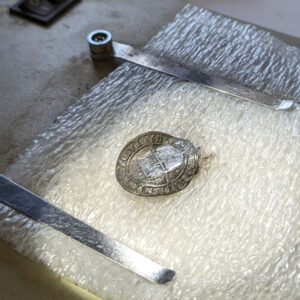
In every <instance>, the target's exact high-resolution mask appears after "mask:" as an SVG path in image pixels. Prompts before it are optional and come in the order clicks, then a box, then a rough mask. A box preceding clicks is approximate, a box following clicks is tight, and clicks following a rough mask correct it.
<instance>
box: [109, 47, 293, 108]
mask: <svg viewBox="0 0 300 300" xmlns="http://www.w3.org/2000/svg"><path fill="white" fill-rule="evenodd" d="M112 45H113V51H114V57H118V58H121V59H124V60H127V61H130V62H133V63H135V64H138V65H141V66H144V67H147V68H150V69H153V70H156V71H159V72H162V73H165V74H168V75H172V76H175V77H178V78H181V79H184V80H188V81H192V82H196V83H199V84H202V85H204V86H205V87H207V88H210V89H213V90H216V91H218V92H221V93H224V94H228V95H231V96H234V97H237V98H240V99H242V100H246V101H250V102H254V103H257V104H260V105H263V106H266V107H269V108H273V109H276V110H291V109H293V108H294V101H293V100H292V99H283V98H280V97H276V96H274V95H268V94H265V93H262V92H260V91H258V90H255V89H251V88H248V87H246V86H243V85H240V84H237V83H234V82H232V81H230V80H226V79H224V78H221V77H218V76H216V75H211V74H207V73H203V72H201V71H198V70H191V69H187V68H185V67H182V66H179V65H178V64H175V63H173V62H171V61H167V60H165V59H160V58H157V57H155V56H153V55H151V54H148V53H146V52H143V51H140V50H138V49H135V48H133V47H131V46H129V45H126V44H121V43H116V42H112Z"/></svg>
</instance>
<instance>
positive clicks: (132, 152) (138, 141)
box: [116, 131, 198, 196]
mask: <svg viewBox="0 0 300 300" xmlns="http://www.w3.org/2000/svg"><path fill="white" fill-rule="evenodd" d="M197 170H198V150H197V149H196V148H195V147H194V145H193V144H192V143H191V142H189V141H187V140H184V139H180V138H176V137H173V136H171V135H169V134H166V133H162V132H158V131H150V132H147V133H144V134H141V135H138V136H137V137H135V138H134V139H132V140H131V141H130V142H129V143H127V145H126V146H125V147H124V148H123V150H122V151H121V153H120V155H119V158H118V161H117V165H116V177H117V180H118V182H119V183H120V184H121V186H122V187H123V188H124V189H125V190H126V191H128V192H130V193H133V194H136V195H141V196H158V195H168V194H172V193H175V192H178V191H180V190H182V189H184V188H185V187H186V186H187V185H188V184H189V182H190V181H191V180H192V178H193V176H194V175H195V173H196V172H197Z"/></svg>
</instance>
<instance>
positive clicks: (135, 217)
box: [0, 6, 300, 299]
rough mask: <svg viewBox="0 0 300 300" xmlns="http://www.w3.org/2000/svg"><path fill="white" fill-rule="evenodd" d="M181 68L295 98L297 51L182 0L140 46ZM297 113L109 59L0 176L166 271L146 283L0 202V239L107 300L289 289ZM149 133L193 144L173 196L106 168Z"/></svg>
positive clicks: (245, 295)
mask: <svg viewBox="0 0 300 300" xmlns="http://www.w3.org/2000/svg"><path fill="white" fill-rule="evenodd" d="M146 50H147V51H149V52H151V53H155V54H156V55H163V56H166V57H169V58H172V59H175V60H180V61H181V62H182V63H183V64H184V65H186V66H193V67H196V66H199V67H200V66H201V65H202V66H204V69H205V68H206V69H209V70H213V71H215V72H221V73H223V74H226V76H227V77H229V78H233V79H235V80H239V81H241V82H246V83H248V84H252V85H253V86H257V87H258V88H260V89H262V90H265V91H269V92H270V91H272V92H273V93H276V94H279V95H283V96H287V97H298V98H299V97H300V84H299V83H300V82H299V81H300V51H299V49H297V48H293V47H290V46H288V45H286V44H284V43H282V42H281V41H279V40H277V39H275V38H273V37H272V36H271V35H270V34H269V33H266V32H264V31H262V30H258V29H257V28H255V27H254V26H252V25H245V24H240V23H238V22H236V21H233V20H231V19H228V18H225V17H223V16H220V15H217V14H213V13H211V12H208V11H206V10H201V9H197V8H194V7H191V6H187V7H186V8H185V9H184V10H183V11H182V12H181V13H180V14H178V16H177V17H176V19H175V20H174V22H173V23H171V24H169V25H168V26H167V27H166V28H165V29H163V30H162V31H161V32H160V33H158V34H157V36H156V37H154V38H153V39H152V41H151V42H150V43H149V44H148V46H147V47H146ZM299 117H300V110H299V107H297V108H296V110H295V111H293V112H276V111H273V110H270V109H267V108H263V107H260V106H258V105H255V104H251V103H246V102H240V101H238V100H237V99H233V98H231V97H225V96H224V95H222V94H218V93H215V92H213V91H209V90H207V89H205V88H203V87H200V86H198V85H196V84H192V83H185V82H183V81H181V80H178V79H175V78H172V77H169V76H166V75H163V74H160V73H157V72H155V71H150V70H146V69H144V68H142V67H138V66H134V65H131V64H123V65H122V66H121V67H119V68H118V69H117V70H116V71H115V72H113V73H112V74H110V76H108V77H107V78H106V79H104V80H102V81H101V82H100V83H99V84H98V85H97V86H95V88H94V89H93V90H92V91H91V93H90V94H89V95H86V96H85V97H83V98H82V99H80V100H79V101H78V103H77V105H75V106H73V107H71V108H70V109H69V110H68V112H67V113H66V114H65V115H64V116H62V117H59V118H57V122H56V123H55V124H54V125H53V126H52V127H51V128H50V129H49V131H48V132H46V133H45V134H43V135H42V136H40V137H39V138H38V139H37V140H36V141H35V142H34V145H33V146H32V147H30V148H29V149H28V150H27V151H26V153H24V155H23V156H22V157H21V158H20V159H19V161H17V162H16V163H15V164H14V165H12V166H11V168H10V169H9V170H8V171H7V173H6V175H7V176H9V177H10V178H12V179H13V180H16V181H17V182H18V183H20V184H22V185H24V186H25V187H27V188H29V189H30V190H32V191H33V192H36V193H37V194H39V195H40V196H42V197H44V198H45V199H47V200H48V201H50V202H51V203H53V204H55V205H57V206H58V207H60V208H62V209H64V210H65V211H67V212H68V213H71V214H72V215H74V216H75V217H77V218H79V219H81V220H83V221H84V222H86V223H88V224H90V225H92V226H93V227H95V228H97V229H100V230H101V231H103V232H104V233H106V234H108V235H109V236H111V237H113V238H115V239H117V240H118V241H120V242H122V243H124V244H125V245H127V246H129V247H132V248H133V249H135V250H137V251H139V252H141V253H142V254H144V255H146V256H148V257H149V258H151V259H153V260H155V261H157V262H158V263H160V264H162V265H165V266H167V267H170V268H172V269H174V270H176V271H177V278H176V280H175V281H174V282H173V283H172V284H169V285H167V286H158V285H155V284H152V283H149V282H146V281H145V280H143V279H141V278H140V277H138V276H136V275H134V274H132V273H131V272H129V271H126V270H123V269H122V268H120V267H119V266H117V265H114V264H113V263H112V262H110V261H107V260H105V259H104V258H102V257H101V256H99V255H97V254H96V253H94V252H92V251H90V250H89V249H87V248H86V247H84V246H82V245H80V244H78V243H76V242H74V241H72V240H70V239H67V238H66V237H64V236H62V235H60V234H58V233H57V232H55V231H53V230H51V229H49V228H46V227H45V226H44V225H41V224H37V223H35V222H33V221H31V220H29V219H27V218H25V217H24V216H22V215H20V214H18V213H15V212H14V211H12V210H11V209H9V208H7V207H5V206H4V205H0V218H1V219H0V220H1V221H0V222H1V226H0V237H1V239H4V240H7V241H9V242H11V243H13V244H14V245H15V246H16V248H17V250H18V251H20V252H21V253H23V254H25V255H27V256H29V257H31V258H34V259H35V260H38V261H41V262H43V263H45V264H46V265H48V266H49V267H50V268H51V269H53V270H54V271H56V272H58V273H59V274H61V275H63V276H67V277H69V278H71V279H72V280H73V281H75V282H77V283H78V284H80V285H82V286H84V287H85V288H87V289H89V290H91V291H92V292H94V293H96V294H99V295H101V296H103V297H104V298H107V299H130V298H135V299H193V298H196V299H209V298H212V299H226V298H239V299H241V298H242V299H258V298H260V299H261V298H264V299H276V298H277V299H279V298H280V299H295V298H297V296H298V294H299V270H298V269H297V268H299V263H300V262H299V233H300V232H299V211H300V210H299V209H300V207H299V206H300V203H299V197H300V192H299V186H300V179H299V175H298V173H299V169H300V118H299ZM149 130H159V131H163V132H167V133H169V134H171V135H174V136H178V137H182V138H185V139H189V140H190V141H191V142H192V143H193V144H194V145H195V146H199V147H201V153H202V154H203V156H207V159H203V161H202V168H201V170H200V172H199V174H198V175H197V176H196V177H195V178H194V179H193V180H192V182H191V183H190V185H189V186H188V187H187V188H186V189H185V190H183V191H181V192H180V193H177V194H174V195H170V196H165V197H159V198H153V199H149V198H143V197H139V196H135V195H132V194H129V193H127V192H126V191H124V190H123V189H122V188H121V187H120V186H119V184H118V183H117V181H116V178H115V173H114V172H115V163H116V160H117V157H118V155H119V152H120V150H121V149H122V148H123V146H124V145H125V144H126V142H127V141H128V140H130V139H131V138H133V137H134V136H136V135H137V134H140V133H143V132H146V131H149Z"/></svg>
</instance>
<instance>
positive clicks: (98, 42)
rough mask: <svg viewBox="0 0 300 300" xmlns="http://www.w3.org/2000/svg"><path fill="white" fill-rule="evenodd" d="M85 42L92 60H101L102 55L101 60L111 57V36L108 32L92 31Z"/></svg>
mask: <svg viewBox="0 0 300 300" xmlns="http://www.w3.org/2000/svg"><path fill="white" fill-rule="evenodd" d="M87 40H88V43H89V47H90V51H91V54H92V57H93V58H96V59H101V57H102V55H103V59H106V58H108V57H109V56H111V55H112V52H113V47H112V36H111V33H110V32H109V31H107V30H102V29H98V30H95V31H92V32H90V33H89V35H88V36H87Z"/></svg>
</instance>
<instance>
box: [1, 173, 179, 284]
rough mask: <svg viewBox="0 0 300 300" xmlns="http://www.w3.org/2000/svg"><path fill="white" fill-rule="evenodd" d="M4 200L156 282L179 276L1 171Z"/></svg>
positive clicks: (163, 282)
mask: <svg viewBox="0 0 300 300" xmlns="http://www.w3.org/2000/svg"><path fill="white" fill-rule="evenodd" d="M0 202H2V203H3V204H5V205H7V206H9V207H11V208H13V209H15V210H17V211H19V212H20V213H22V214H24V215H26V216H27V217H29V218H31V219H33V220H35V221H37V222H41V223H43V224H46V225H48V226H50V227H52V228H53V229H55V230H57V231H59V232H61V233H63V234H65V235H67V236H69V237H71V238H72V239H74V240H76V241H78V242H80V243H82V244H84V245H85V246H87V247H89V248H91V249H93V250H95V251H96V252H98V253H100V254H102V255H104V256H105V257H107V258H109V259H110V260H112V261H113V262H115V263H118V264H119V265H121V266H122V267H124V268H126V269H128V270H130V271H132V272H134V273H136V274H138V275H140V276H142V277H144V278H146V279H148V280H150V281H152V282H155V283H160V284H165V283H168V282H170V281H171V280H172V279H174V277H175V271H173V270H170V269H167V268H164V267H163V266H161V265H159V264H157V263H155V262H154V261H152V260H150V259H149V258H147V257H145V256H143V255H141V254H139V253H138V252H136V251H134V250H132V249H130V248H128V247H126V246H125V245H123V244H121V243H119V242H117V241H115V240H113V239H111V238H109V237H108V236H106V235H105V234H103V233H102V232H100V231H98V230H96V229H94V228H93V227H91V226H89V225H87V224H85V223H83V222H82V221H80V220H78V219H76V218H74V217H73V216H71V215H69V214H67V213H66V212H64V211H62V210H61V209H59V208H57V207H55V206H54V205H52V204H50V203H48V202H47V201H45V200H43V199H42V198H40V197H38V196H37V195H35V194H33V193H31V192H30V191H28V190H26V189H25V188H23V187H22V186H20V185H18V184H16V183H15V182H13V181H12V180H10V179H9V178H7V177H5V176H3V175H1V174H0Z"/></svg>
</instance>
